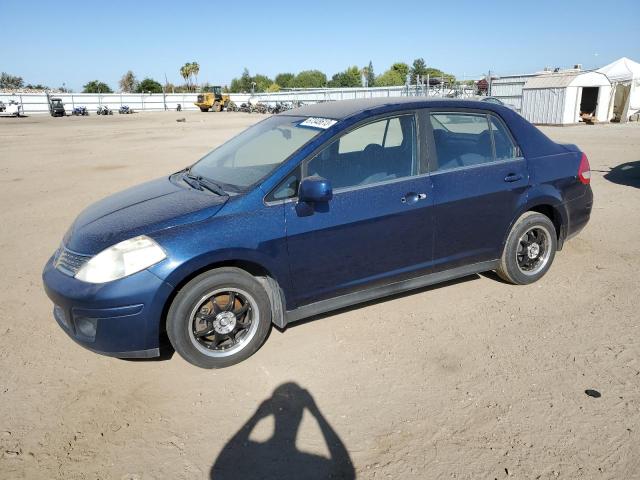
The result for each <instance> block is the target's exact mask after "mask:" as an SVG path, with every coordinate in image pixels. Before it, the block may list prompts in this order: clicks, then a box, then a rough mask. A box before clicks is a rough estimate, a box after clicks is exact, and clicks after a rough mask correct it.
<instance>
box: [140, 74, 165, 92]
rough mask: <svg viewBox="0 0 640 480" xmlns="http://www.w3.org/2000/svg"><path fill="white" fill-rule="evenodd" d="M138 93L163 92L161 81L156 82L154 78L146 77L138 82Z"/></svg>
mask: <svg viewBox="0 0 640 480" xmlns="http://www.w3.org/2000/svg"><path fill="white" fill-rule="evenodd" d="M136 92H137V93H147V92H151V93H162V85H160V83H159V82H156V81H155V80H154V79H153V78H149V77H147V78H145V79H144V80H142V81H141V82H140V83H139V84H138V88H136Z"/></svg>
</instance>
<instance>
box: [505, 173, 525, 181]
mask: <svg viewBox="0 0 640 480" xmlns="http://www.w3.org/2000/svg"><path fill="white" fill-rule="evenodd" d="M522 178H523V177H522V175H521V174H519V173H510V174H509V175H507V176H506V177H504V181H505V182H517V181H518V180H522Z"/></svg>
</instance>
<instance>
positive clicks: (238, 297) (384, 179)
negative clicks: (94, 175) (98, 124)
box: [43, 97, 593, 368]
mask: <svg viewBox="0 0 640 480" xmlns="http://www.w3.org/2000/svg"><path fill="white" fill-rule="evenodd" d="M589 179H590V170H589V162H588V160H587V157H586V156H585V154H584V153H582V152H581V151H580V150H579V149H578V148H577V147H576V146H575V145H562V144H558V143H555V142H553V141H551V140H550V139H549V138H547V137H546V136H545V135H544V134H543V133H542V132H540V131H539V130H538V129H537V128H536V127H534V126H533V125H531V124H530V123H528V122H527V121H526V120H524V119H523V118H522V117H521V116H520V115H518V114H517V113H515V112H514V111H512V110H510V109H508V108H505V107H503V106H500V105H496V104H494V103H491V102H473V101H459V100H426V99H420V98H418V97H406V98H403V99H390V98H380V99H370V100H354V101H344V102H329V103H322V104H317V105H307V106H304V107H301V108H297V109H294V110H289V111H286V112H283V113H280V114H279V115H275V116H272V117H269V118H267V119H266V120H263V121H262V122H260V123H257V124H256V125H254V126H252V127H250V128H249V129H247V130H245V131H244V132H242V133H241V134H240V135H238V136H236V137H235V138H233V139H231V140H230V141H228V142H227V143H225V144H223V145H221V146H220V147H218V148H217V149H215V150H213V151H212V152H211V153H209V154H207V155H206V156H204V157H203V158H202V159H201V160H200V161H198V162H197V163H195V164H194V165H192V166H191V167H189V168H186V169H184V170H181V171H179V172H176V173H174V174H172V175H168V176H166V177H162V178H160V179H157V180H154V181H151V182H149V183H145V184H143V185H140V186H137V187H134V188H131V189H129V190H126V191H124V192H122V193H118V194H115V195H113V196H111V197H108V198H106V199H104V200H102V201H99V202H98V203H95V204H94V205H92V206H90V207H89V208H87V209H86V210H85V211H84V212H82V213H81V214H80V215H79V216H78V218H77V219H76V220H75V222H74V223H73V225H72V226H71V228H70V229H69V230H68V231H67V233H66V234H65V235H64V238H63V241H62V245H61V246H60V248H59V249H58V250H57V251H56V252H55V254H54V255H53V256H52V257H51V259H50V260H49V261H48V262H47V264H46V266H45V268H44V273H43V277H44V285H45V289H46V292H47V294H48V296H49V297H50V298H51V300H52V301H53V303H54V304H55V306H54V316H55V318H56V320H57V321H58V323H59V324H60V326H61V327H62V328H63V329H64V330H65V331H66V332H67V333H68V334H69V335H70V336H71V337H72V338H73V339H74V340H76V341H77V342H78V343H80V344H81V345H83V346H85V347H87V348H89V349H91V350H94V351H96V352H101V353H105V354H107V355H113V356H116V357H151V356H156V355H158V354H159V352H160V347H161V346H162V345H163V342H166V341H167V338H168V340H169V341H170V343H171V345H173V347H174V348H175V350H177V352H178V353H179V354H180V355H182V356H183V357H184V358H185V359H186V360H188V361H189V362H191V363H193V364H195V365H198V366H201V367H208V368H213V367H225V366H229V365H232V364H234V363H237V362H239V361H241V360H243V359H246V358H247V357H249V356H250V355H252V354H253V353H254V352H255V351H256V350H258V348H259V347H260V346H261V344H262V343H263V342H264V340H265V339H266V337H267V334H268V332H269V329H270V327H271V324H272V323H274V324H276V325H277V326H278V327H281V328H284V327H286V326H287V325H288V324H289V323H291V322H295V321H297V320H300V319H303V318H307V317H311V316H314V315H318V314H321V313H324V312H328V311H331V310H336V309H339V308H343V307H346V306H348V305H352V304H356V303H360V302H365V301H368V300H372V299H375V298H379V297H383V296H386V295H392V294H396V293H399V292H403V291H406V290H411V289H415V288H420V287H424V286H426V285H431V284H434V283H438V282H443V281H447V280H451V279H454V278H457V277H462V276H465V275H470V274H474V273H479V272H485V271H490V270H494V271H496V272H497V273H498V275H500V277H502V278H503V279H504V280H506V281H508V282H510V283H514V284H529V283H532V282H535V281H536V280H538V279H540V278H541V277H542V276H543V275H544V274H545V273H546V272H547V270H548V269H549V267H550V266H551V263H552V262H553V259H554V256H555V254H556V251H557V250H559V249H561V248H562V246H563V244H564V242H565V241H566V240H567V239H568V238H570V237H572V236H573V235H576V234H577V233H578V232H579V231H580V230H581V229H582V228H583V227H584V226H585V225H586V223H587V221H588V220H589V216H590V213H591V207H592V202H593V195H592V192H591V187H590V185H589V181H590V180H589ZM394 321H395V320H393V319H389V320H388V321H384V320H383V321H381V320H376V319H372V320H371V323H372V324H371V328H379V329H388V330H389V332H390V335H391V336H393V335H410V334H411V332H410V329H403V326H402V325H397V324H393V325H392V323H393V322H394ZM363 334H364V333H363ZM352 341H353V342H357V339H353V340H352ZM309 348H313V347H311V346H310V347H309Z"/></svg>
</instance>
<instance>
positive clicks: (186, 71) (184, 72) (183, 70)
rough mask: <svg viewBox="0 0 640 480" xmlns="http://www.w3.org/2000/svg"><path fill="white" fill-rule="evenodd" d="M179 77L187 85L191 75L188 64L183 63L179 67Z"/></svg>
mask: <svg viewBox="0 0 640 480" xmlns="http://www.w3.org/2000/svg"><path fill="white" fill-rule="evenodd" d="M180 75H181V76H182V78H184V82H185V83H186V84H187V85H189V76H190V75H191V69H190V67H189V64H188V63H185V64H184V65H183V66H181V67H180Z"/></svg>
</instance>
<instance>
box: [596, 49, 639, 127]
mask: <svg viewBox="0 0 640 480" xmlns="http://www.w3.org/2000/svg"><path fill="white" fill-rule="evenodd" d="M598 72H600V73H603V74H604V75H606V76H607V78H608V79H609V81H610V82H611V85H612V87H613V89H612V93H611V101H610V105H609V112H608V120H613V121H617V122H626V121H627V120H628V119H629V117H631V116H632V115H634V114H636V113H639V112H640V63H637V62H634V61H633V60H630V59H628V58H626V57H622V58H621V59H620V60H616V61H615V62H613V63H610V64H609V65H605V66H604V67H602V68H600V69H599V70H598Z"/></svg>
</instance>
